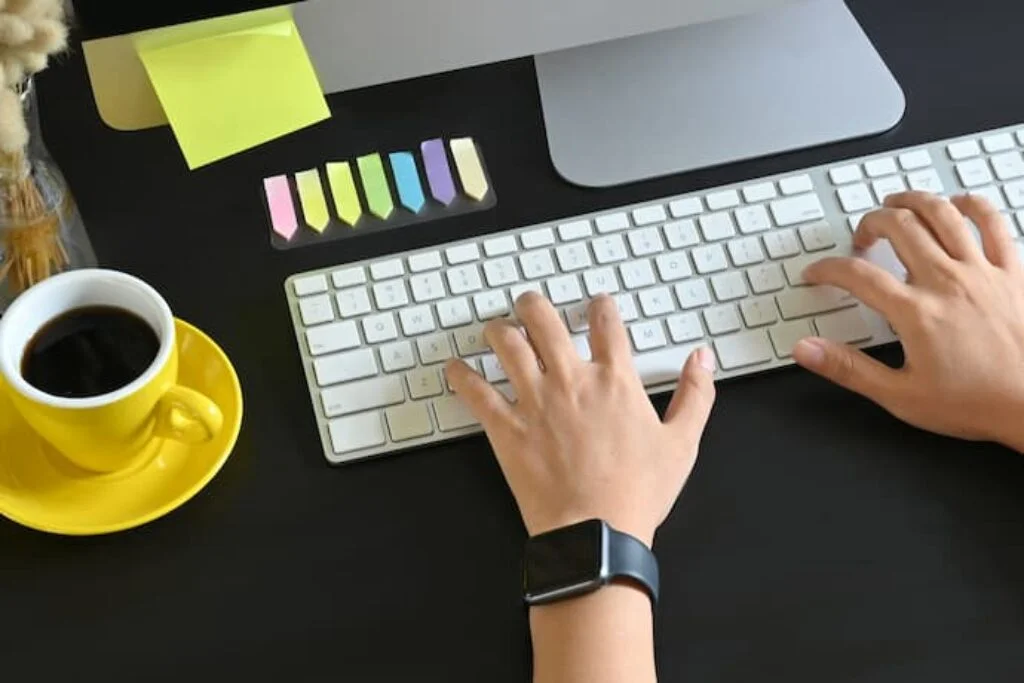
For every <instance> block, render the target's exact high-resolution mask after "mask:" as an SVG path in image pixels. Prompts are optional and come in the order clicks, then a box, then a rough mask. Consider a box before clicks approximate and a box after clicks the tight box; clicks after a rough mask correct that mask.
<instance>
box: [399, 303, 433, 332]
mask: <svg viewBox="0 0 1024 683" xmlns="http://www.w3.org/2000/svg"><path fill="white" fill-rule="evenodd" d="M398 319H399V321H401V323H402V333H403V334H404V335H405V336H407V337H413V336H416V335H417V334H424V333H425V332H433V331H434V330H435V329H437V328H436V327H435V326H434V315H433V314H432V313H431V312H430V306H414V307H412V308H403V309H402V310H401V311H399V312H398Z"/></svg>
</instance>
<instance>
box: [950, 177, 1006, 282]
mask: <svg viewBox="0 0 1024 683" xmlns="http://www.w3.org/2000/svg"><path fill="white" fill-rule="evenodd" d="M952 201H953V206H954V207H955V208H957V209H959V210H960V211H962V212H963V215H964V216H967V217H968V218H970V219H971V222H972V223H974V225H976V226H977V227H978V232H979V233H980V234H981V248H982V250H983V251H984V252H985V258H987V259H988V260H989V262H990V263H991V264H992V265H994V266H999V267H1000V268H1005V267H1007V266H1009V265H1011V264H1013V263H1014V262H1015V261H1016V259H1017V248H1016V246H1015V245H1014V243H1013V239H1012V238H1011V237H1010V230H1009V226H1007V225H1006V219H1005V218H1003V214H1001V213H999V210H998V209H996V207H995V206H993V205H992V202H990V201H988V200H987V199H985V198H984V197H979V196H977V195H961V196H958V197H953V200H952Z"/></svg>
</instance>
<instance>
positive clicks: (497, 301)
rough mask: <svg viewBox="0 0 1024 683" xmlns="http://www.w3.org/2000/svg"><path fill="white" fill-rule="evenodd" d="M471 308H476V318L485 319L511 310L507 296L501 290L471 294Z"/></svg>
mask: <svg viewBox="0 0 1024 683" xmlns="http://www.w3.org/2000/svg"><path fill="white" fill-rule="evenodd" d="M473 308H475V309H476V317H477V320H480V321H487V320H490V319H492V318H500V317H502V316H506V315H508V314H509V313H511V312H512V308H511V305H510V304H509V302H508V297H506V296H505V292H504V291H503V290H500V289H498V290H494V291H491V292H481V293H480V294H474V295H473Z"/></svg>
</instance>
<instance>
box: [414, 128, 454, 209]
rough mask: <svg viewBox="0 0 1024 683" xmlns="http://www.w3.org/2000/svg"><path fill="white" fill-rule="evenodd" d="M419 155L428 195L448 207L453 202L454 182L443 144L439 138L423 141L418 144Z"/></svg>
mask: <svg viewBox="0 0 1024 683" xmlns="http://www.w3.org/2000/svg"><path fill="white" fill-rule="evenodd" d="M420 153H421V154H422V155H423V165H424V166H425V167H426V170H427V184H429V185H430V194H431V195H432V196H433V197H434V199H436V200H437V201H439V202H441V203H442V204H444V205H445V206H448V205H449V204H451V203H452V202H453V201H454V200H455V181H454V180H452V170H451V168H450V167H449V166H448V157H447V155H446V154H445V153H444V142H442V141H441V140H440V139H439V138H438V139H436V140H425V141H423V142H422V143H420Z"/></svg>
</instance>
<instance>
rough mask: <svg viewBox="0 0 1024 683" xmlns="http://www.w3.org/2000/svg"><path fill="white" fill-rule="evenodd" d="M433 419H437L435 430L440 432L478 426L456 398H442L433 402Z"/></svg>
mask: <svg viewBox="0 0 1024 683" xmlns="http://www.w3.org/2000/svg"><path fill="white" fill-rule="evenodd" d="M434 417H435V418H437V428H438V429H440V430H441V431H442V432H453V431H455V430H457V429H464V428H466V427H475V426H477V425H479V424H480V423H479V422H477V421H476V418H474V417H473V414H472V413H470V412H469V409H468V408H466V407H465V406H464V405H462V402H461V401H460V400H459V399H458V397H456V396H443V397H441V398H439V399H437V400H436V401H434Z"/></svg>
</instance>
